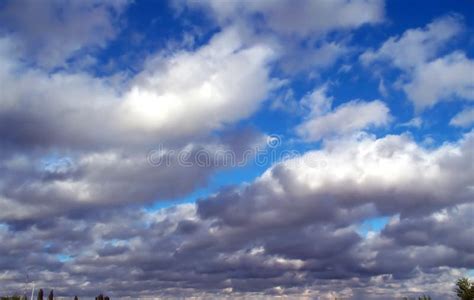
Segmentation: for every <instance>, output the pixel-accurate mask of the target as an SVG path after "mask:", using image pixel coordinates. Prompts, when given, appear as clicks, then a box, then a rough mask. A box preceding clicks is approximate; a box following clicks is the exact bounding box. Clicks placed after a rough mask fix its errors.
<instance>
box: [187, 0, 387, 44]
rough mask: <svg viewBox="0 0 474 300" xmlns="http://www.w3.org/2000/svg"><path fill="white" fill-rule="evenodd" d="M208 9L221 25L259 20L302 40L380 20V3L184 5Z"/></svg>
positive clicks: (274, 0) (285, 0)
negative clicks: (252, 19) (258, 17)
mask: <svg viewBox="0 0 474 300" xmlns="http://www.w3.org/2000/svg"><path fill="white" fill-rule="evenodd" d="M188 4H189V5H191V6H194V5H198V6H205V7H208V8H209V9H210V10H211V11H212V13H213V14H214V15H215V17H216V18H217V20H218V21H219V22H220V23H221V24H225V23H226V22H235V21H236V20H237V19H241V18H242V16H244V17H249V19H251V18H254V17H255V16H257V15H260V16H261V17H263V21H264V23H265V27H267V28H269V29H271V30H272V31H274V32H277V33H280V34H283V35H288V36H289V35H296V36H299V37H305V36H310V35H321V34H324V33H327V32H329V31H332V30H336V29H350V28H355V27H358V26H361V25H363V24H366V23H376V22H380V21H382V20H383V15H384V1H383V0H355V1H345V0H322V1H310V0H309V1H297V2H295V1H291V0H270V1H232V2H229V1H219V0H209V1H188Z"/></svg>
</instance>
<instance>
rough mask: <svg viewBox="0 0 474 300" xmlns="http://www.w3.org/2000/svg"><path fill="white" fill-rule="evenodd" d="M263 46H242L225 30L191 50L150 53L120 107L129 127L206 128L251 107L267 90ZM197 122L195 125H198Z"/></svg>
mask: <svg viewBox="0 0 474 300" xmlns="http://www.w3.org/2000/svg"><path fill="white" fill-rule="evenodd" d="M273 58H274V51H273V50H272V49H271V48H270V47H268V46H267V45H265V44H255V45H250V46H246V45H245V41H244V40H243V39H242V36H241V34H240V33H239V30H238V28H236V27H233V28H229V29H226V30H225V31H223V32H222V33H220V34H218V35H217V36H215V37H214V38H213V39H212V40H211V41H210V43H209V45H207V46H203V47H202V48H201V49H199V50H198V51H196V52H194V53H188V52H181V53H175V54H173V55H171V57H161V56H158V57H155V58H152V59H151V60H150V62H149V63H148V65H147V67H146V68H145V70H144V71H143V72H142V73H141V74H139V75H138V76H137V78H136V80H135V81H134V83H133V84H132V87H131V89H130V91H129V92H128V93H127V94H126V95H125V100H124V103H123V105H122V107H121V110H122V111H121V112H122V115H123V116H124V117H125V122H126V123H127V124H130V126H136V127H139V128H144V129H146V130H157V131H165V132H171V131H172V132H173V135H174V136H175V135H177V134H178V135H179V133H177V132H176V130H175V129H176V128H180V129H179V130H181V131H182V132H183V133H187V134H189V133H195V132H196V131H197V130H212V129H219V128H222V127H223V125H225V124H228V123H232V122H235V121H238V120H241V119H243V118H245V117H248V116H249V115H250V114H251V113H253V112H254V111H256V109H257V108H258V107H259V104H260V103H261V102H262V101H263V100H265V98H266V96H267V93H268V92H269V91H270V90H271V88H272V86H271V81H270V79H269V66H268V63H269V62H270V61H271V60H272V59H273ZM198 124H199V126H196V125H198Z"/></svg>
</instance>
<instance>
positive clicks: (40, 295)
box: [36, 289, 43, 300]
mask: <svg viewBox="0 0 474 300" xmlns="http://www.w3.org/2000/svg"><path fill="white" fill-rule="evenodd" d="M36 299H38V300H43V289H40V290H39V291H38V297H37V298H36Z"/></svg>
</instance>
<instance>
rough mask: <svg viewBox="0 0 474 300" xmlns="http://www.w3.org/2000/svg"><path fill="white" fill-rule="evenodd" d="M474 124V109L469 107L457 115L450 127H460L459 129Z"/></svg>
mask: <svg viewBox="0 0 474 300" xmlns="http://www.w3.org/2000/svg"><path fill="white" fill-rule="evenodd" d="M473 123H474V107H468V108H465V109H464V110H462V111H461V112H459V113H458V114H457V115H455V116H454V117H453V118H452V119H451V121H450V122H449V124H450V125H453V126H459V127H469V126H470V125H472V124H473Z"/></svg>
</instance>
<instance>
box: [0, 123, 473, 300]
mask: <svg viewBox="0 0 474 300" xmlns="http://www.w3.org/2000/svg"><path fill="white" fill-rule="evenodd" d="M473 136H474V135H473V133H472V132H471V133H468V134H466V135H465V136H464V137H463V138H462V139H461V140H459V141H458V142H456V143H453V144H446V145H443V146H441V147H439V148H436V149H431V150H427V149H424V148H423V147H421V146H419V145H417V144H416V143H415V142H414V141H413V140H412V139H411V138H410V137H408V136H396V135H394V136H387V137H385V138H380V139H376V138H374V137H372V136H367V135H363V136H360V137H358V138H350V139H345V140H340V141H338V142H337V144H335V143H334V142H332V143H329V144H327V145H325V146H324V148H322V149H321V150H318V151H312V152H308V153H306V154H305V155H303V156H302V157H298V158H295V159H293V160H289V161H285V162H282V163H280V164H277V165H275V166H273V167H272V168H271V169H269V170H267V171H266V172H265V173H264V174H263V175H262V176H260V177H259V178H258V179H256V180H255V181H254V182H252V183H250V184H248V185H244V186H241V187H238V188H236V189H229V190H225V191H221V192H219V193H218V194H216V195H214V196H212V197H210V198H208V199H202V200H201V201H199V202H197V203H196V204H184V205H179V206H177V207H175V208H169V209H166V210H161V211H158V212H127V211H122V212H119V213H109V214H108V216H107V218H105V219H104V218H101V217H100V216H98V217H97V219H96V220H88V221H82V220H69V219H67V218H60V219H58V220H57V221H56V223H55V224H54V225H52V224H49V226H48V225H43V226H40V225H36V226H34V227H31V228H30V229H29V230H23V231H20V232H18V233H17V234H16V235H12V233H9V231H6V230H5V229H4V228H3V229H1V230H2V231H1V234H2V235H3V238H4V239H5V240H6V241H8V242H7V243H2V245H1V251H2V252H3V253H5V254H6V255H9V254H11V256H9V257H10V259H9V263H10V264H15V263H18V262H19V260H20V259H21V260H22V261H23V262H25V261H27V262H29V263H31V264H32V265H33V266H35V267H34V269H33V270H30V272H31V274H32V275H30V276H34V278H35V280H38V283H41V284H43V285H48V284H49V285H52V284H54V286H55V287H56V289H57V291H58V292H59V293H61V292H63V293H65V292H66V291H68V292H69V293H72V292H74V291H81V292H82V293H84V292H85V293H90V294H93V293H94V291H95V290H97V289H100V290H103V291H107V292H109V293H110V294H111V295H113V296H116V297H119V296H123V295H128V294H130V293H133V294H134V295H142V296H152V295H154V296H156V295H159V296H163V297H167V296H168V297H169V296H171V295H174V296H176V295H180V296H190V295H194V296H201V297H210V296H211V295H214V296H216V295H219V297H223V296H225V295H229V293H231V294H230V295H233V296H235V297H237V296H239V295H241V296H242V295H247V296H251V295H254V296H258V295H260V296H263V295H266V296H267V297H268V296H270V295H278V294H287V295H295V296H296V295H298V296H301V297H303V296H306V297H308V298H315V297H320V298H322V299H326V298H327V299H330V298H329V297H334V296H338V297H340V296H347V297H351V298H354V299H371V298H370V297H376V296H377V295H384V297H385V298H387V299H388V298H390V297H389V296H387V292H389V294H390V295H392V297H393V298H394V299H395V298H396V297H400V296H402V295H407V293H408V294H415V293H416V292H418V291H420V289H421V290H425V289H426V290H427V289H429V290H430V292H431V293H432V295H436V296H438V297H447V296H448V295H449V293H450V290H449V289H446V286H447V283H446V282H445V280H453V278H454V277H455V276H458V275H459V274H460V273H456V271H455V270H456V268H473V267H474V257H473V256H472V250H473V249H472V243H471V242H470V241H469V236H470V235H471V234H472V233H471V232H470V231H471V229H472V228H471V227H470V224H471V215H472V212H473V211H472V210H473V207H472V203H470V199H472V197H473V193H474V190H473V182H472V178H473V175H474V169H473V168H472V164H470V167H467V168H459V167H458V166H459V165H464V166H469V163H470V160H471V159H472V155H473V152H472V151H473V150H472V149H474V148H473V147H472V146H473V143H474V138H473ZM342 149H344V150H342ZM321 161H324V162H325V164H320V163H318V162H321ZM387 170H390V172H387ZM454 173H456V177H454V176H453V174H454ZM379 214H382V215H386V216H390V217H391V220H390V221H389V223H388V224H387V225H386V226H385V228H384V229H383V230H382V231H381V232H380V233H372V234H370V235H368V236H363V235H361V234H360V233H359V231H358V225H357V224H360V223H361V222H362V221H363V220H365V219H367V218H371V217H373V216H376V215H379ZM458 232H462V235H463V236H460V235H459V234H458ZM62 236H66V237H67V238H64V239H63V238H62ZM32 241H38V242H36V243H32ZM46 241H48V242H47V243H46ZM21 249H22V250H21ZM34 249H38V251H39V249H45V250H43V251H41V255H39V254H35V253H36V252H35V251H33V252H31V250H34ZM426 253H430V255H429V256H427V255H426ZM58 255H62V256H66V257H67V259H66V260H64V259H63V261H58V260H57V259H55V258H56V257H57V256H58ZM394 258H396V259H394ZM22 265H24V264H22ZM2 268H3V269H9V267H8V265H7V264H3V265H2ZM25 268H26V266H25ZM45 269H46V270H47V271H45ZM35 270H36V271H35ZM447 270H452V271H448V272H447ZM22 272H26V269H25V270H23V269H16V270H14V271H10V272H9V273H8V274H7V275H5V278H4V279H3V280H5V281H6V282H8V283H10V284H12V288H13V287H14V286H15V282H17V281H18V279H19V278H20V277H21V276H22ZM61 276H64V277H63V280H59V278H60V277H61ZM85 278H86V280H87V281H88V282H89V284H86V285H81V283H82V284H83V282H84V279H85ZM111 278H113V279H111ZM344 278H352V279H351V280H342V279H344ZM420 278H424V280H426V281H420ZM16 284H17V286H19V283H16Z"/></svg>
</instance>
